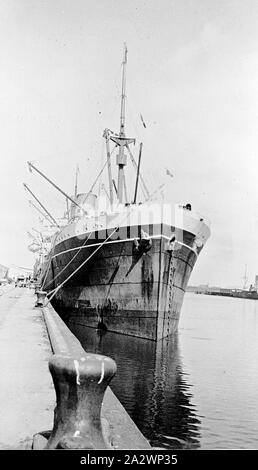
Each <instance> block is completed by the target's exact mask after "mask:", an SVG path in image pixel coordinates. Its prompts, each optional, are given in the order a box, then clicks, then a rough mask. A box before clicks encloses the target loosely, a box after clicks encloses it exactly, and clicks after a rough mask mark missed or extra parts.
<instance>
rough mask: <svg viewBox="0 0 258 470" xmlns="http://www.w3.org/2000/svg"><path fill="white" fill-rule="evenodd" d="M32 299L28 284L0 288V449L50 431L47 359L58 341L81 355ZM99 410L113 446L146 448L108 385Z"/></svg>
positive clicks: (52, 399) (21, 445) (52, 315)
mask: <svg viewBox="0 0 258 470" xmlns="http://www.w3.org/2000/svg"><path fill="white" fill-rule="evenodd" d="M35 301H36V296H35V295H34V290H33V289H28V288H21V287H16V288H15V287H13V286H5V288H3V289H1V290H0V368H1V369H0V370H1V372H0V450H22V449H31V448H32V443H33V436H34V435H35V434H38V433H41V432H42V431H47V430H52V428H53V418H54V408H55V406H56V393H55V390H54V386H53V382H52V377H51V374H50V372H49V369H48V361H49V359H50V357H51V356H52V355H53V352H54V353H55V354H60V347H61V349H62V347H64V346H65V348H68V349H69V351H70V353H71V354H75V355H76V354H79V356H83V355H84V354H85V351H84V349H83V348H82V346H81V344H80V342H79V341H78V340H77V339H76V338H75V336H74V335H73V334H72V333H71V331H70V330H69V329H68V328H67V326H66V325H65V324H64V322H63V321H62V320H61V318H60V317H59V315H57V313H56V312H55V311H54V310H53V308H52V307H51V306H50V305H49V307H48V308H44V309H42V308H37V307H35ZM60 341H61V343H60ZM60 344H61V346H60ZM101 415H102V417H103V418H104V419H105V420H106V422H107V423H108V425H109V429H110V432H111V437H112V443H113V447H114V448H115V449H149V448H150V444H149V442H148V441H147V439H146V438H145V437H144V436H143V435H142V434H141V432H140V431H139V429H138V428H137V427H136V425H135V424H134V422H133V421H132V419H131V418H130V416H129V415H128V414H127V412H126V410H125V409H124V408H123V406H122V405H121V403H120V402H119V400H118V399H117V398H116V397H115V395H114V394H113V392H112V391H111V389H110V387H108V388H107V390H106V393H105V396H104V400H103V404H102V409H101ZM34 448H35V447H34Z"/></svg>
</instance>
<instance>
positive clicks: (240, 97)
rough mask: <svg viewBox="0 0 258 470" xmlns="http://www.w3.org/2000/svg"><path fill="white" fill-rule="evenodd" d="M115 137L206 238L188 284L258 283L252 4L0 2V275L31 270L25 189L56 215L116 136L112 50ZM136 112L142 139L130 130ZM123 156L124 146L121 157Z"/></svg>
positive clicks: (222, 0) (257, 24)
mask: <svg viewBox="0 0 258 470" xmlns="http://www.w3.org/2000/svg"><path fill="white" fill-rule="evenodd" d="M125 41H126V43H127V47H128V80H127V101H128V106H127V123H126V128H127V130H128V132H127V133H128V135H130V136H132V137H136V139H137V143H138V144H139V142H140V141H143V143H144V147H143V173H144V175H145V179H146V183H148V185H149V187H150V189H151V190H155V188H156V187H157V186H158V185H159V184H161V183H162V182H163V181H164V178H165V170H164V169H165V168H166V167H168V168H169V169H170V171H171V172H172V173H173V175H174V178H173V179H171V178H169V188H167V191H168V195H169V197H170V199H171V201H172V202H191V203H192V205H193V207H194V208H195V209H196V210H197V211H199V212H200V213H202V214H203V215H205V216H207V217H208V218H209V220H210V221H211V231H212V234H211V238H210V240H209V241H208V243H207V245H206V247H205V248H204V250H203V251H202V253H201V255H200V257H199V259H198V261H197V264H196V266H195V268H194V271H193V274H192V277H191V283H192V284H199V283H205V282H209V283H210V284H213V285H214V284H215V285H221V286H233V285H240V286H241V285H242V284H243V276H244V271H245V265H247V273H248V278H249V282H252V281H253V278H254V275H255V274H256V273H257V274H258V236H257V233H258V230H257V225H258V191H257V179H258V178H257V170H258V164H257V159H258V132H257V131H258V2H257V1H256V0H245V1H243V0H155V1H154V0H146V1H143V0H130V1H124V0H97V1H96V0H92V1H90V0H9V1H7V0H1V2H0V162H1V163H0V171H1V182H0V196H1V231H0V263H1V264H5V265H7V266H10V265H12V264H16V265H20V266H31V265H32V263H33V255H32V254H31V253H30V252H29V251H28V250H27V245H28V244H29V242H30V240H29V238H28V236H27V233H26V232H27V231H30V230H31V228H32V227H37V223H38V218H37V216H36V215H35V213H34V212H33V209H31V208H30V207H29V204H28V197H27V196H26V194H25V192H24V189H23V187H22V183H23V182H26V183H28V184H29V185H30V187H31V188H32V190H33V191H34V192H35V193H36V194H37V196H39V197H40V198H41V200H42V202H43V203H45V204H46V206H47V207H48V209H50V210H52V211H53V214H54V215H55V216H56V217H58V216H61V215H62V213H63V211H64V207H65V204H64V201H63V199H62V198H61V197H59V195H57V193H56V192H55V191H54V190H53V189H51V188H50V187H49V186H48V185H47V183H45V182H44V181H43V180H42V179H41V178H40V177H39V176H37V175H36V174H30V173H29V172H28V170H27V166H26V161H27V160H33V161H35V163H36V164H37V165H38V167H39V168H40V169H41V170H42V171H44V172H45V173H46V174H47V175H48V176H50V177H51V178H53V179H54V180H55V182H56V183H57V184H60V185H61V186H62V188H63V189H64V190H66V191H67V192H68V193H71V194H72V192H73V186H74V173H75V167H76V164H77V163H78V164H79V165H80V175H79V176H80V181H79V184H80V187H79V190H80V191H86V190H87V189H89V187H90V185H91V183H92V181H93V178H94V177H95V176H96V174H97V171H98V170H99V168H101V164H102V163H103V161H104V160H103V159H104V158H105V157H104V146H103V139H102V134H103V130H104V129H105V128H106V127H108V128H110V129H112V130H114V131H118V130H119V94H120V90H119V87H120V79H121V61H122V53H123V43H124V42H125ZM140 113H141V114H142V115H143V117H144V121H145V123H146V126H147V127H146V129H145V128H144V127H143V126H142V123H141V121H140V118H139V114H140ZM135 151H136V155H137V151H138V146H136V148H135Z"/></svg>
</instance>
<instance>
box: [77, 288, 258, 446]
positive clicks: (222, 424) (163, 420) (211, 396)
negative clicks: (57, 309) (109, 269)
mask: <svg viewBox="0 0 258 470" xmlns="http://www.w3.org/2000/svg"><path fill="white" fill-rule="evenodd" d="M69 326H70V328H71V329H72V331H73V332H74V333H75V334H76V335H77V336H78V337H79V339H80V340H81V342H82V344H83V346H84V348H85V349H86V350H87V351H89V352H99V353H104V354H106V355H109V356H111V357H112V358H113V359H115V360H116V362H117V368H118V370H117V374H116V377H115V378H114V379H113V381H112V389H113V391H114V392H115V394H116V395H117V397H118V398H119V399H120V401H121V402H122V404H123V405H124V407H125V408H126V410H127V411H128V413H129V414H130V415H131V417H132V419H133V420H134V421H135V423H136V424H137V426H138V427H139V428H140V430H141V431H142V433H143V434H144V435H145V436H146V437H147V438H148V439H149V440H150V442H151V445H152V446H154V447H162V448H188V449H194V448H197V449H214V450H215V449H258V399H257V390H258V367H257V364H258V301H255V300H244V299H232V298H227V297H216V296H208V295H197V294H193V293H187V294H186V295H185V300H184V304H183V308H182V312H181V319H180V323H179V331H178V334H177V335H176V337H175V338H173V340H171V338H170V339H169V340H168V339H164V340H163V341H159V342H158V343H155V342H152V341H149V340H143V339H139V338H133V337H129V336H124V335H118V334H115V333H111V332H107V333H105V334H99V333H97V332H96V331H95V330H94V329H92V328H86V327H80V326H78V325H69Z"/></svg>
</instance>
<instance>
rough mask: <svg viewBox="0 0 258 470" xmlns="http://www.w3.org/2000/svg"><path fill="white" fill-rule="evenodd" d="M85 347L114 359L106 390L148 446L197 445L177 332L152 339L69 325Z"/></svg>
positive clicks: (196, 426)
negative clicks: (107, 389) (109, 388)
mask: <svg viewBox="0 0 258 470" xmlns="http://www.w3.org/2000/svg"><path fill="white" fill-rule="evenodd" d="M69 326H70V328H71V329H72V331H73V332H74V333H75V334H76V335H77V337H78V338H79V339H80V341H81V342H82V344H83V346H84V347H85V349H86V350H87V351H89V352H95V353H103V354H107V355H109V356H111V357H112V358H114V359H115V360H116V362H117V368H118V371H117V375H116V377H115V378H114V379H113V382H112V389H113V391H114V393H115V394H116V395H117V396H118V398H119V399H120V401H121V403H122V404H123V405H124V407H125V408H126V410H127V411H128V413H129V414H130V416H131V418H132V419H133V420H134V422H135V423H136V424H137V426H138V427H139V429H140V430H141V431H142V433H143V434H144V435H145V436H146V437H147V438H148V439H149V440H150V442H151V445H152V446H154V447H163V448H196V447H199V438H200V431H199V428H200V420H199V419H198V417H197V416H196V411H195V407H194V405H192V404H191V398H192V394H191V385H189V383H187V376H186V374H184V372H183V366H182V362H181V357H180V352H179V347H178V336H177V335H175V337H174V338H173V340H172V339H171V337H170V338H169V339H166V338H165V339H163V340H162V341H158V342H157V343H155V342H152V341H148V340H145V339H141V338H132V337H127V336H124V335H117V334H115V333H111V332H107V333H106V334H104V335H103V334H98V333H97V332H96V331H95V330H93V329H92V328H87V327H84V328H82V327H80V326H78V325H69Z"/></svg>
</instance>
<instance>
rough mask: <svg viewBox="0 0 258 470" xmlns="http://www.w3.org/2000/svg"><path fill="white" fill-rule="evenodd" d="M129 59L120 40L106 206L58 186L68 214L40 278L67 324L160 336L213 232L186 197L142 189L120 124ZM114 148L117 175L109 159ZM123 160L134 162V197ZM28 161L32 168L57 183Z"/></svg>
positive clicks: (108, 134)
mask: <svg viewBox="0 0 258 470" xmlns="http://www.w3.org/2000/svg"><path fill="white" fill-rule="evenodd" d="M126 66H127V47H126V46H125V48H124V52H123V61H122V87H121V88H122V92H121V111H120V128H119V132H118V133H114V132H113V131H111V130H110V129H105V131H104V134H103V138H104V139H105V146H106V157H107V158H106V162H105V165H106V169H107V177H108V178H107V179H108V182H109V186H108V191H106V194H107V197H106V201H107V203H106V205H105V204H104V205H103V198H102V203H100V198H99V197H98V196H97V195H96V194H95V193H94V192H93V189H92V188H93V187H92V188H91V189H90V190H89V191H88V192H87V193H78V191H77V183H76V187H75V191H74V194H73V196H69V195H67V194H66V193H64V192H63V191H61V192H62V193H63V194H65V196H66V199H67V201H68V202H69V209H68V213H69V216H68V219H69V220H67V222H66V223H65V224H64V225H63V226H61V227H56V231H55V234H54V235H53V236H52V242H51V246H50V249H49V251H48V253H47V255H45V256H44V261H43V262H42V263H41V265H40V269H39V270H38V281H39V282H40V284H41V289H43V290H44V291H46V292H47V297H48V301H50V302H51V303H52V305H53V307H54V308H55V310H56V311H57V312H58V313H59V315H60V316H61V317H62V318H63V320H64V321H65V322H66V323H67V324H69V322H72V323H73V324H77V325H80V326H81V327H83V326H87V327H92V328H101V329H103V330H109V331H113V332H116V333H120V334H126V335H132V336H136V337H142V338H147V339H150V340H154V341H158V340H160V339H162V338H164V337H167V336H169V335H172V334H173V333H175V332H176V331H177V328H178V322H179V317H180V311H181V307H182V303H183V299H184V294H185V291H186V287H187V284H188V280H189V277H190V275H191V272H192V269H193V267H194V265H195V263H196V261H197V258H198V256H199V254H200V252H201V250H202V249H203V247H204V245H205V243H206V241H207V239H208V238H209V236H210V226H209V222H208V220H207V219H205V218H204V217H203V216H201V215H200V214H198V213H197V212H195V211H194V210H193V208H192V205H191V204H190V203H186V204H170V203H165V202H164V199H163V200H162V199H161V201H159V202H157V200H156V199H155V196H154V194H153V193H152V194H151V193H150V192H149V190H148V189H147V185H146V183H145V181H144V178H143V176H142V173H141V154H142V143H141V144H140V146H139V154H138V161H136V159H135V158H134V155H133V152H132V150H131V147H132V144H135V139H134V138H131V137H128V136H127V135H126V131H125V114H126V113H125V108H126V106H125V104H126V95H125V85H126ZM143 124H145V123H144V122H143ZM111 145H112V146H114V149H113V150H112V151H111ZM114 150H115V151H117V155H116V165H117V172H118V176H117V181H115V180H114V178H113V174H112V165H111V158H112V155H113V153H114ZM127 160H131V161H132V163H133V167H134V169H135V178H134V181H130V189H131V190H132V189H133V197H132V198H131V199H132V200H131V201H130V199H129V197H128V188H129V186H128V187H127V185H126V165H127ZM28 163H29V167H30V170H36V171H37V172H38V173H39V174H41V175H42V176H44V177H45V178H46V179H47V180H48V181H49V182H50V183H52V184H54V183H53V182H52V181H51V180H50V179H49V178H47V177H46V176H45V175H44V174H43V173H42V172H40V171H39V170H38V169H37V168H36V167H35V166H34V165H33V164H32V163H31V162H28ZM140 185H141V188H142V192H143V197H142V200H140V198H139V186H140ZM54 186H55V187H57V186H56V185H55V184H54ZM57 189H60V188H58V187H57ZM131 192H132V191H131ZM154 193H155V191H154ZM48 215H49V214H48Z"/></svg>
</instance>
